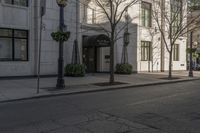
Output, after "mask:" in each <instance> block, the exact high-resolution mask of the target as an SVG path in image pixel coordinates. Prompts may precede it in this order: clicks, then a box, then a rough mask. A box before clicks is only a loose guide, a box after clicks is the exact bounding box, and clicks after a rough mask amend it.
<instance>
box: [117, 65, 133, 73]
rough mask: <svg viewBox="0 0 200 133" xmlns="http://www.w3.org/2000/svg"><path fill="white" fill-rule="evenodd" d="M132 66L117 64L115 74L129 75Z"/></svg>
mask: <svg viewBox="0 0 200 133" xmlns="http://www.w3.org/2000/svg"><path fill="white" fill-rule="evenodd" d="M132 69H133V68H132V65H130V64H128V63H126V64H117V65H116V73H117V74H131V73H132Z"/></svg>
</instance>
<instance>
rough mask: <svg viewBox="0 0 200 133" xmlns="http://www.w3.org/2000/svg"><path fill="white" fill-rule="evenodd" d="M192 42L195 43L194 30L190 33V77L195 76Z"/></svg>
mask: <svg viewBox="0 0 200 133" xmlns="http://www.w3.org/2000/svg"><path fill="white" fill-rule="evenodd" d="M192 43H193V32H191V33H190V68H189V77H193V61H192Z"/></svg>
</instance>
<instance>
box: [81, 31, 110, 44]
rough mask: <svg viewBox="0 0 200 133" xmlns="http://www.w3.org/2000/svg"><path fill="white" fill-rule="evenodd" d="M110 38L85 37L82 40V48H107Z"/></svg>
mask: <svg viewBox="0 0 200 133" xmlns="http://www.w3.org/2000/svg"><path fill="white" fill-rule="evenodd" d="M108 46H110V38H109V37H108V36H106V35H104V34H100V35H94V36H87V37H85V38H84V40H83V47H108Z"/></svg>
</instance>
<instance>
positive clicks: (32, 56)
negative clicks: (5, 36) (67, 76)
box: [0, 0, 79, 76]
mask: <svg viewBox="0 0 200 133" xmlns="http://www.w3.org/2000/svg"><path fill="white" fill-rule="evenodd" d="M39 6H40V0H29V7H20V6H15V5H8V4H4V3H0V18H1V19H0V27H2V28H13V29H25V30H29V44H28V53H29V58H28V59H29V60H28V61H23V62H22V61H8V62H6V61H0V76H25V75H36V73H37V59H38V58H37V55H38V41H39V29H40V26H39V24H40V16H39ZM46 7H47V9H46V14H45V16H44V18H43V27H44V28H43V32H42V36H43V37H42V50H41V74H42V75H52V74H56V73H57V59H58V43H57V42H55V41H53V40H52V38H51V33H52V32H53V31H57V30H58V25H59V7H58V5H57V3H56V1H55V0H47V5H46ZM75 16H76V2H75V1H74V0H71V1H69V3H68V5H67V6H66V8H65V24H66V25H67V30H68V31H70V32H71V36H70V38H69V40H68V41H67V42H65V44H64V62H65V64H68V63H71V56H72V49H73V42H74V39H75V38H76V35H75V34H76V17H75ZM78 21H79V20H78Z"/></svg>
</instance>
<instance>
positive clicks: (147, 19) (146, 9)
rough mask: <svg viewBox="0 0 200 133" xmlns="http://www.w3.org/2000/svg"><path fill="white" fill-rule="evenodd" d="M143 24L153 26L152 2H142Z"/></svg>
mask: <svg viewBox="0 0 200 133" xmlns="http://www.w3.org/2000/svg"><path fill="white" fill-rule="evenodd" d="M141 19H142V26H145V27H151V3H147V2H142V18H141Z"/></svg>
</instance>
